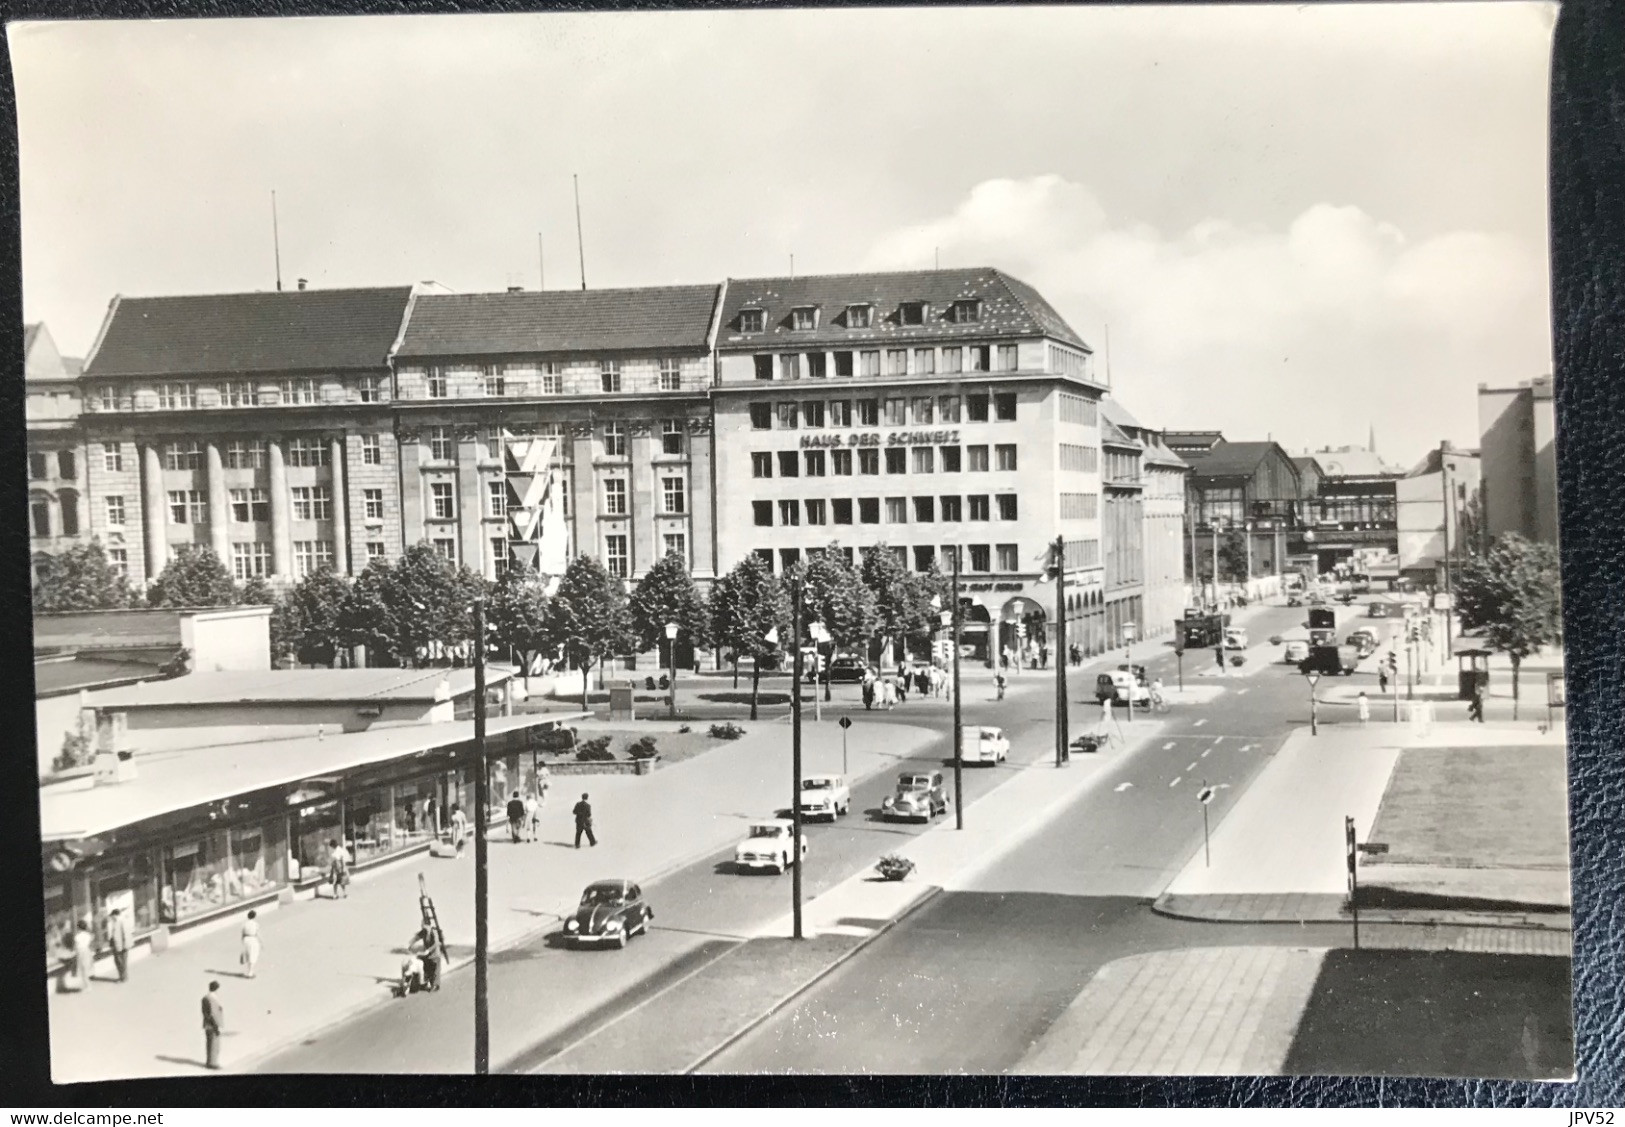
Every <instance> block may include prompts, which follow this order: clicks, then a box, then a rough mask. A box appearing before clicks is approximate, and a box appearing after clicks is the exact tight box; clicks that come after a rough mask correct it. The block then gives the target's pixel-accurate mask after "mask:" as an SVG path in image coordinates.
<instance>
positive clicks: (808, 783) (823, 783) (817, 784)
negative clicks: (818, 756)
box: [801, 779, 835, 790]
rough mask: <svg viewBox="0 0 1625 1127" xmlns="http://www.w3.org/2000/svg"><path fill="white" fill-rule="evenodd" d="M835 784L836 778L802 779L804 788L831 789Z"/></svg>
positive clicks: (802, 787)
mask: <svg viewBox="0 0 1625 1127" xmlns="http://www.w3.org/2000/svg"><path fill="white" fill-rule="evenodd" d="M834 785H835V780H833V779H803V780H802V781H801V789H802V790H829V789H830V788H831V787H833V786H834Z"/></svg>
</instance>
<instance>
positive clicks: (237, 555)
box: [231, 540, 384, 581]
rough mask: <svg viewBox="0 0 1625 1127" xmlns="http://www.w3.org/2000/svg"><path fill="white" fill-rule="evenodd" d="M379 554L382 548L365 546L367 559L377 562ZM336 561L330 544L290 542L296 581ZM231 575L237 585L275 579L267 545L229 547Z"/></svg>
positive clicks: (334, 563)
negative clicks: (272, 577)
mask: <svg viewBox="0 0 1625 1127" xmlns="http://www.w3.org/2000/svg"><path fill="white" fill-rule="evenodd" d="M374 548H377V549H378V552H377V555H376V556H375V555H374V554H373V549H374ZM383 554H384V546H383V545H382V544H368V545H367V558H368V559H380V558H382V557H383ZM337 558H338V557H337V556H336V554H335V553H334V551H333V542H332V541H331V540H295V541H294V542H293V573H294V576H295V577H296V578H299V579H303V578H305V576H307V575H314V574H315V573H316V572H318V571H321V570H322V569H323V568H331V567H334V566H335V565H336V562H337ZM231 574H232V575H233V576H234V577H235V578H236V579H237V580H239V581H241V580H245V579H265V578H268V577H269V576H272V575H275V574H276V560H275V556H274V555H273V554H272V550H271V545H269V544H267V543H265V542H264V541H254V542H252V543H248V544H233V545H232V546H231Z"/></svg>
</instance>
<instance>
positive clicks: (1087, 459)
mask: <svg viewBox="0 0 1625 1127" xmlns="http://www.w3.org/2000/svg"><path fill="white" fill-rule="evenodd" d="M1060 447H1061V472H1063V473H1095V472H1096V471H1098V470H1099V469H1100V450H1099V449H1098V448H1096V447H1094V446H1079V445H1078V444H1077V443H1075V442H1063V443H1061V444H1060Z"/></svg>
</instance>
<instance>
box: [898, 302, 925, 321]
mask: <svg viewBox="0 0 1625 1127" xmlns="http://www.w3.org/2000/svg"><path fill="white" fill-rule="evenodd" d="M897 323H898V324H899V325H923V324H925V302H923V301H905V302H903V304H901V305H899V306H898V307H897Z"/></svg>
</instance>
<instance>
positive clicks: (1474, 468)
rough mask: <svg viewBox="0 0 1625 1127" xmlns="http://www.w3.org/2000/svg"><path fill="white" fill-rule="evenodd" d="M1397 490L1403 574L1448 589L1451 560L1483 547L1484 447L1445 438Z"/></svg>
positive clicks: (1417, 581)
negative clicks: (1481, 474)
mask: <svg viewBox="0 0 1625 1127" xmlns="http://www.w3.org/2000/svg"><path fill="white" fill-rule="evenodd" d="M1394 488H1395V503H1396V506H1397V510H1398V520H1399V573H1400V575H1401V576H1403V577H1404V578H1407V579H1410V580H1412V581H1413V582H1415V583H1418V584H1421V585H1422V586H1427V587H1434V588H1436V589H1438V590H1441V591H1442V590H1446V589H1447V587H1448V586H1450V585H1449V584H1447V583H1446V576H1445V567H1444V564H1445V560H1446V559H1447V558H1448V559H1449V560H1450V561H1451V562H1452V564H1454V563H1455V562H1456V561H1458V560H1461V559H1464V558H1465V557H1466V556H1468V555H1470V554H1472V553H1473V552H1475V551H1476V550H1477V549H1478V547H1479V544H1478V533H1479V530H1480V528H1481V526H1482V521H1481V519H1480V518H1479V516H1478V515H1477V514H1478V506H1479V459H1478V451H1476V450H1458V449H1456V448H1455V447H1453V446H1451V445H1450V443H1449V442H1441V443H1440V444H1439V448H1438V449H1437V450H1429V451H1428V453H1427V457H1425V458H1423V459H1422V460H1421V461H1420V462H1418V463H1417V464H1416V465H1415V466H1414V467H1413V468H1412V469H1411V472H1410V473H1408V474H1406V475H1405V476H1404V477H1402V478H1400V479H1399V480H1398V481H1397V482H1396V483H1395V486H1394Z"/></svg>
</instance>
